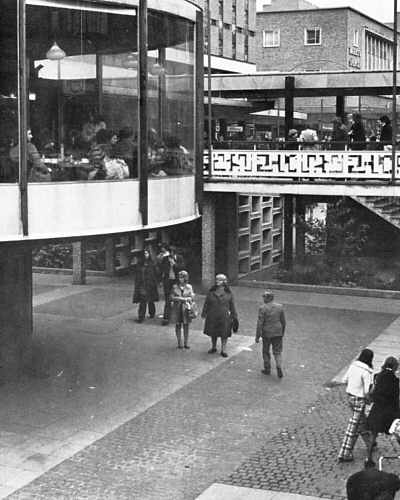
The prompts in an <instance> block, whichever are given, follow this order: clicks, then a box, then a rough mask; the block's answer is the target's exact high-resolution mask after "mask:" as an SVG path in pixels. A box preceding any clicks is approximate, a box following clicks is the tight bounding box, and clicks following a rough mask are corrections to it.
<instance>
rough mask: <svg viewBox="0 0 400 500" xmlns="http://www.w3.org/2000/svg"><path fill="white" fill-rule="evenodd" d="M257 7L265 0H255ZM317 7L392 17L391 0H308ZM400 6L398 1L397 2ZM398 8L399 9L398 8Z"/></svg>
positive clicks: (376, 17)
mask: <svg viewBox="0 0 400 500" xmlns="http://www.w3.org/2000/svg"><path fill="white" fill-rule="evenodd" d="M256 1H257V9H259V10H262V4H263V3H267V2H266V1H265V0H256ZM309 1H311V3H314V4H315V5H317V6H318V7H353V8H354V9H356V10H359V11H360V12H363V13H364V14H367V15H368V16H370V17H372V18H374V19H377V20H378V21H381V22H391V21H392V19H393V0H381V1H379V0H309ZM399 7H400V2H399ZM398 10H399V9H398Z"/></svg>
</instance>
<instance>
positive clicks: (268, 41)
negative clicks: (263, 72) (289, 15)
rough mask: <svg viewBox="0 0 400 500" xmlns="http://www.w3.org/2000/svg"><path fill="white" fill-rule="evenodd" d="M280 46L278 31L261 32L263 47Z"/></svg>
mask: <svg viewBox="0 0 400 500" xmlns="http://www.w3.org/2000/svg"><path fill="white" fill-rule="evenodd" d="M280 44H281V36H280V30H264V31H263V47H279V46H280Z"/></svg>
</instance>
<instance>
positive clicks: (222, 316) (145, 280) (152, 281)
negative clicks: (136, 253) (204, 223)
mask: <svg viewBox="0 0 400 500" xmlns="http://www.w3.org/2000/svg"><path fill="white" fill-rule="evenodd" d="M183 267H184V262H183V258H182V257H181V256H180V255H179V254H177V252H176V250H175V249H174V248H173V247H169V246H168V245H165V244H163V245H161V247H160V252H159V254H158V256H157V262H156V263H155V262H153V259H152V258H151V255H150V252H149V250H148V249H145V250H143V253H142V255H141V257H140V259H139V261H138V263H137V265H136V273H135V288H134V293H133V303H135V304H139V307H138V318H137V319H136V322H138V323H142V322H143V321H144V320H145V316H146V309H148V313H149V317H150V318H154V317H155V314H156V307H155V303H156V302H158V300H159V292H158V285H159V283H160V282H161V283H162V287H163V294H164V312H163V319H162V324H163V325H168V324H169V323H173V324H174V325H175V334H176V339H177V347H178V349H190V346H189V325H190V323H191V321H192V320H193V319H194V318H195V314H196V313H194V312H193V311H195V310H196V309H195V302H194V297H195V294H194V292H193V287H192V285H191V284H190V283H189V273H188V272H187V271H186V270H185V269H183ZM201 316H202V318H204V319H205V323H204V333H205V334H206V335H208V336H209V337H210V338H211V348H210V349H209V351H208V352H209V353H210V354H212V353H215V352H217V341H218V338H220V339H221V356H223V357H227V356H228V355H227V353H226V346H227V341H228V338H229V337H230V336H231V334H232V330H233V331H237V329H238V328H239V322H238V317H237V312H236V308H235V302H234V298H233V294H232V291H231V290H230V288H229V286H228V280H227V277H226V276H225V275H224V274H217V276H216V278H215V285H214V286H213V287H211V289H210V290H209V292H208V294H207V296H206V299H205V302H204V306H203V310H202V313H201ZM182 333H183V343H182Z"/></svg>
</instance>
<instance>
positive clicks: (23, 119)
mask: <svg viewBox="0 0 400 500" xmlns="http://www.w3.org/2000/svg"><path fill="white" fill-rule="evenodd" d="M17 15H18V42H17V43H18V46H17V59H18V116H19V132H18V148H19V190H20V218H21V223H22V234H23V235H24V236H27V235H28V172H27V147H28V145H27V129H28V117H27V113H28V110H27V105H28V104H27V103H28V100H27V95H28V89H27V78H28V74H27V69H26V68H27V66H26V64H27V62H26V7H25V0H18V14H17Z"/></svg>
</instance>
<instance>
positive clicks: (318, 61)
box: [256, 0, 393, 133]
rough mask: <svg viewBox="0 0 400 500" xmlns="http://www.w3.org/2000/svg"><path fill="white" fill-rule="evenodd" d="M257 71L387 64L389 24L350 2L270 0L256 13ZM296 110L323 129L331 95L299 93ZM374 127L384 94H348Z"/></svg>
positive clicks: (385, 104)
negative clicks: (347, 4)
mask: <svg viewBox="0 0 400 500" xmlns="http://www.w3.org/2000/svg"><path fill="white" fill-rule="evenodd" d="M256 31H257V36H256V45H257V70H258V71H283V72H290V71H296V72H298V71H307V72H312V71H321V70H324V71H326V70H328V71H330V70H331V71H342V70H344V71H362V70H390V69H392V61H393V29H392V28H391V27H390V26H388V25H386V24H383V23H381V22H379V21H376V20H375V19H372V18H371V17H369V16H367V15H365V14H362V13H361V12H359V11H357V10H355V9H353V8H352V7H335V8H319V7H317V6H315V5H313V4H312V3H310V2H307V1H305V0H272V1H271V3H270V4H268V5H264V6H263V11H261V12H258V13H257V30H256ZM295 106H296V110H297V111H301V112H306V113H308V118H309V121H311V122H312V123H313V125H314V126H315V127H319V128H320V129H322V128H323V127H324V122H325V123H326V124H328V123H329V122H330V120H331V119H332V118H333V114H334V112H335V105H334V101H333V99H329V98H324V99H321V98H310V99H298V100H296V103H295ZM346 108H347V111H349V112H354V111H361V112H362V114H363V116H364V118H366V119H367V120H368V124H367V125H368V127H369V128H370V129H371V133H373V130H372V129H373V127H374V122H375V120H376V118H377V116H378V115H380V114H382V113H390V109H391V102H390V99H387V98H385V97H362V98H358V97H357V96H355V97H348V98H347V100H346Z"/></svg>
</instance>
